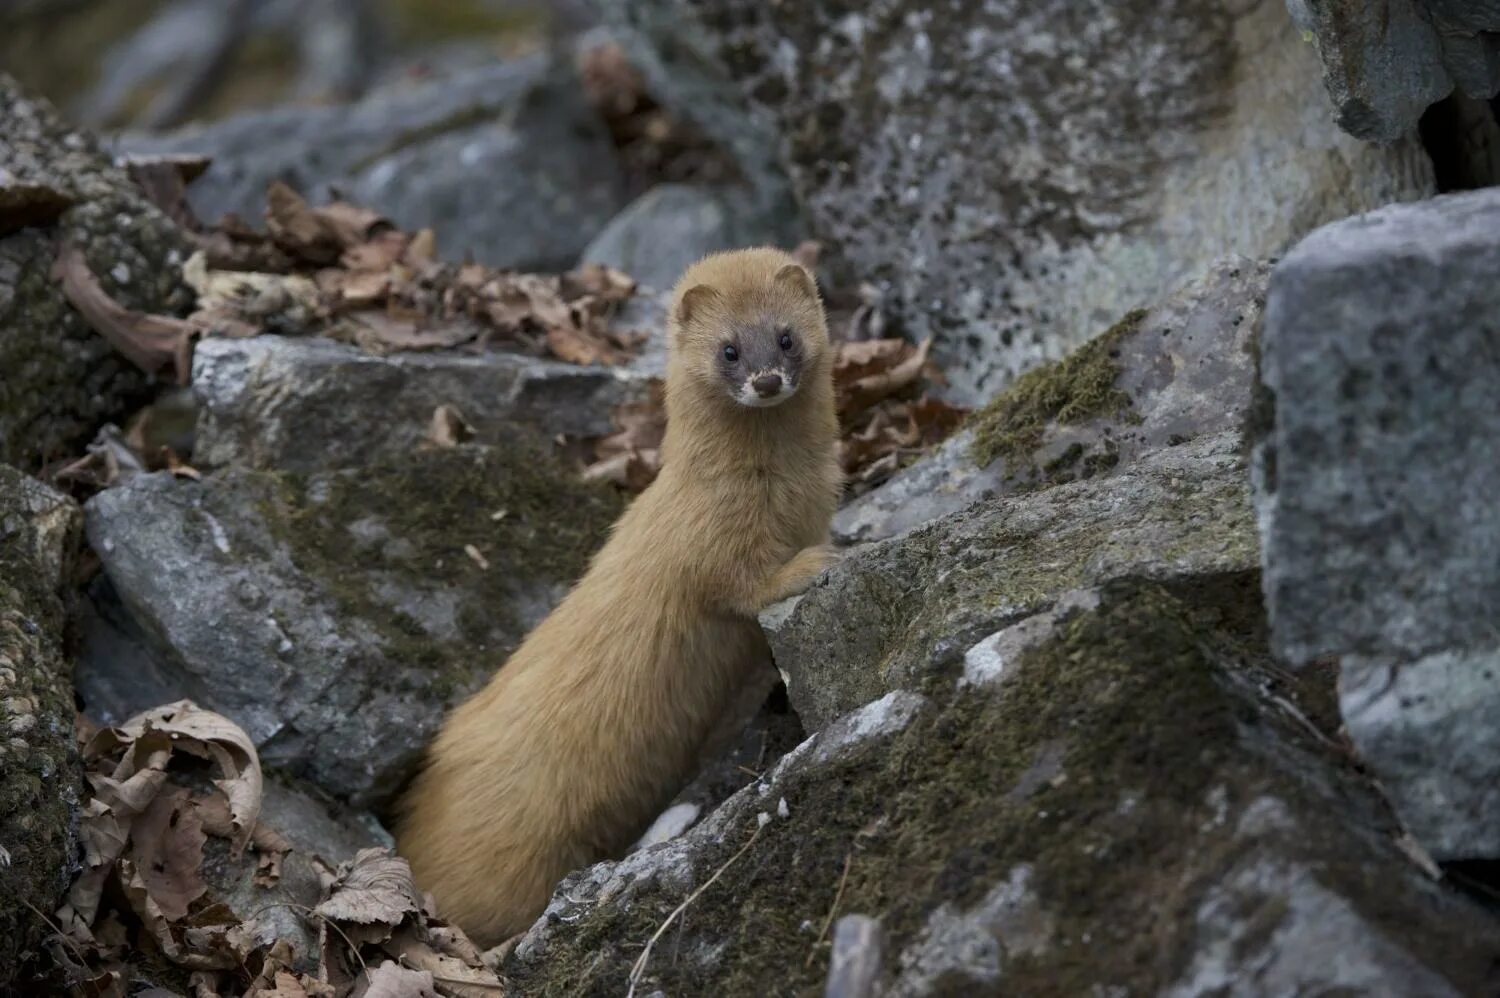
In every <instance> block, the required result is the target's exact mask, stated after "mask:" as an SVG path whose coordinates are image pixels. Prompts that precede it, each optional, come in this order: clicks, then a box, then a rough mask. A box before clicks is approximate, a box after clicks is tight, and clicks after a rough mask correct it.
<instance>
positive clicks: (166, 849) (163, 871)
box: [130, 788, 208, 922]
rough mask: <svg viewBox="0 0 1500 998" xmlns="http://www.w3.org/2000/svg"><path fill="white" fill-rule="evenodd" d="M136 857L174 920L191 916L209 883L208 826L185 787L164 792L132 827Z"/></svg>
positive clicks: (157, 898) (164, 911)
mask: <svg viewBox="0 0 1500 998" xmlns="http://www.w3.org/2000/svg"><path fill="white" fill-rule="evenodd" d="M130 840H131V855H132V858H133V859H134V861H135V865H136V869H138V870H139V871H140V873H141V880H142V882H143V883H144V884H145V885H146V890H148V891H150V892H151V897H152V899H154V900H155V901H156V905H157V907H158V908H159V909H161V913H162V914H163V915H164V916H165V917H166V918H167V919H169V920H170V921H174V922H175V921H177V920H178V919H181V918H185V917H186V916H187V913H188V906H189V905H191V904H192V903H193V902H194V901H196V900H198V899H199V898H200V897H202V896H203V894H204V892H205V891H207V890H208V885H207V884H206V883H204V882H203V878H202V876H200V874H199V872H198V871H199V868H200V867H202V865H203V843H204V842H206V841H207V840H208V836H207V835H205V834H204V833H203V823H202V821H200V820H199V818H198V813H197V811H195V810H194V808H193V806H192V803H191V801H190V799H189V797H188V792H187V791H186V790H183V789H181V788H178V789H175V790H171V791H169V792H166V793H163V794H160V795H158V796H157V798H156V799H155V800H154V801H152V802H151V805H150V806H149V807H148V808H146V810H145V811H144V812H143V813H142V814H141V816H140V818H139V819H137V820H136V822H135V823H134V825H133V826H132V828H131V833H130Z"/></svg>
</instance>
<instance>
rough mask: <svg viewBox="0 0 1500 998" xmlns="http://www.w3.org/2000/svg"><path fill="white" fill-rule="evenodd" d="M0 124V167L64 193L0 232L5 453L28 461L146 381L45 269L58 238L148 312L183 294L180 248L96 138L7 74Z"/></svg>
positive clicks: (59, 448) (59, 446)
mask: <svg viewBox="0 0 1500 998" xmlns="http://www.w3.org/2000/svg"><path fill="white" fill-rule="evenodd" d="M0 133H3V134H4V135H5V141H4V142H3V143H0V171H9V172H10V173H11V174H12V175H14V176H16V177H18V178H20V179H21V180H22V181H24V182H26V183H29V184H36V185H40V186H44V187H47V188H49V189H52V190H54V191H56V192H57V193H58V194H59V195H60V196H61V197H62V198H63V199H64V200H65V201H66V202H68V203H69V204H70V207H67V208H66V209H65V210H63V211H62V212H61V214H59V215H58V216H57V217H56V218H55V219H52V220H50V223H49V224H46V225H41V226H40V227H30V228H22V229H20V230H19V231H16V232H12V233H9V234H0V371H4V372H5V375H4V377H0V461H7V462H10V463H12V464H16V465H18V466H21V467H24V468H35V467H38V466H40V465H41V464H42V463H44V462H46V461H49V460H55V459H58V458H61V457H67V456H70V455H72V454H73V453H74V452H75V450H77V449H78V448H80V447H81V445H82V444H83V443H86V442H87V441H88V440H89V438H91V437H92V436H93V434H94V432H95V431H96V430H97V429H98V428H99V426H100V425H101V424H102V423H105V422H108V421H110V420H117V419H120V418H122V417H123V416H124V415H125V414H126V413H128V412H129V411H130V409H131V408H132V407H133V406H135V405H137V404H139V403H140V402H142V401H143V400H144V399H146V398H148V397H149V395H150V392H151V390H152V384H151V381H150V379H148V378H147V377H146V376H145V375H143V374H141V372H140V371H138V370H137V369H135V368H134V367H132V366H131V365H130V364H129V363H128V362H127V361H126V360H125V359H124V358H122V357H120V356H119V355H118V354H116V353H115V352H114V349H113V348H112V347H111V346H110V345H109V344H108V343H107V342H105V340H104V339H103V337H101V336H100V335H99V334H98V333H96V332H94V331H93V329H91V328H90V327H89V325H88V324H87V323H86V322H84V320H83V318H82V316H80V315H79V314H78V313H77V312H76V311H74V310H73V308H72V306H70V305H69V304H68V302H67V300H66V299H65V298H64V297H63V294H62V290H61V288H60V287H59V286H58V285H57V283H56V282H55V281H54V280H53V279H52V277H51V276H50V271H51V268H52V262H53V260H54V259H55V257H56V255H57V248H58V245H59V243H63V242H66V243H71V244H73V245H76V246H78V247H79V248H80V249H81V250H82V251H83V254H84V257H85V259H86V260H87V261H88V264H89V268H90V269H91V270H92V271H93V273H94V274H95V276H96V277H98V279H99V283H100V285H101V286H102V287H103V289H104V290H105V291H106V292H107V293H109V294H110V295H111V296H112V297H114V298H115V299H116V300H117V301H119V302H120V303H121V304H123V305H125V306H127V307H130V308H136V309H141V310H143V311H148V312H173V311H175V310H178V309H180V308H182V307H185V306H187V305H188V304H190V302H191V298H190V294H189V292H188V290H187V289H186V287H185V286H184V285H183V284H182V281H181V272H180V264H181V262H182V261H183V260H184V259H186V257H187V253H186V244H185V242H184V240H183V237H182V234H181V233H180V232H179V231H178V229H177V227H176V226H175V225H174V224H173V223H172V222H171V221H170V220H168V219H167V217H166V216H165V215H163V214H162V213H161V212H160V211H159V210H157V208H156V207H155V206H154V205H152V204H151V203H150V202H149V201H147V199H146V197H145V195H144V194H143V193H142V192H141V191H140V190H139V188H137V187H136V185H135V184H134V183H133V182H132V181H131V180H130V178H129V177H127V176H126V174H125V172H124V171H123V170H121V169H119V168H117V167H115V166H114V165H113V164H112V163H111V162H110V160H109V159H108V158H107V157H106V156H105V155H104V154H103V153H102V152H101V151H100V150H99V148H98V146H97V145H96V143H95V142H94V140H93V139H92V138H90V137H88V136H87V135H85V134H83V133H82V132H78V131H75V130H73V129H71V128H70V127H68V125H67V124H66V123H64V122H63V120H62V119H61V118H60V117H59V116H58V114H57V112H56V111H55V110H53V108H52V107H51V106H50V105H49V104H47V102H46V101H43V100H37V99H32V98H30V97H27V96H26V95H24V94H23V93H22V92H21V91H20V89H19V87H18V86H17V85H16V84H15V82H14V81H13V80H11V79H10V78H9V77H7V76H4V75H0ZM0 232H3V230H0Z"/></svg>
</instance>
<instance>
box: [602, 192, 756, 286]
mask: <svg viewBox="0 0 1500 998" xmlns="http://www.w3.org/2000/svg"><path fill="white" fill-rule="evenodd" d="M742 200H743V199H741V198H738V197H736V196H735V195H734V194H733V193H732V192H730V191H715V190H712V189H708V188H703V187H693V186H691V185H689V184H660V185H658V186H656V187H653V188H651V189H650V190H649V191H647V192H646V193H645V194H642V195H641V196H640V197H638V198H636V199H635V200H634V201H632V202H631V203H630V207H628V208H626V209H625V210H624V211H622V212H620V214H618V215H616V216H615V218H614V220H613V221H611V222H610V223H609V225H608V226H606V227H605V229H604V231H603V232H601V233H599V235H598V236H596V237H595V238H594V241H593V242H591V243H589V246H588V249H586V250H584V251H583V258H582V262H584V263H603V264H607V265H609V266H611V267H616V268H618V269H620V270H623V271H624V272H625V273H627V274H629V275H630V276H631V277H633V278H635V279H636V280H637V281H640V282H641V283H642V284H645V285H647V286H649V287H653V288H659V289H661V290H664V291H665V290H670V289H671V287H672V286H673V285H674V284H676V283H677V279H678V278H679V277H681V276H682V272H683V271H684V270H686V269H687V268H688V267H690V266H691V265H692V264H694V263H696V262H697V261H698V260H700V259H702V258H703V257H705V256H707V255H708V254H710V253H715V252H718V251H719V250H727V249H738V248H740V247H742V246H751V245H755V244H757V243H761V242H765V241H767V240H768V239H769V238H770V235H769V234H768V233H766V232H765V231H764V230H763V228H764V227H757V226H755V225H754V224H753V222H752V221H751V220H749V219H744V218H737V217H736V214H739V213H742V212H743V209H740V211H737V208H738V207H739V205H740V203H741V201H742ZM747 223H749V224H747ZM758 228H759V229H760V231H757V229H758Z"/></svg>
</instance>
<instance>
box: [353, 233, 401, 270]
mask: <svg viewBox="0 0 1500 998" xmlns="http://www.w3.org/2000/svg"><path fill="white" fill-rule="evenodd" d="M411 243H412V237H410V236H408V235H407V234H406V233H404V232H400V231H397V230H396V229H391V230H390V231H388V232H382V233H380V234H379V235H377V236H375V237H374V238H372V239H371V240H370V241H369V242H366V243H360V244H359V245H357V246H351V247H349V248H348V249H346V250H345V251H344V254H343V256H341V257H339V266H341V267H343V268H344V269H345V270H349V271H354V272H369V273H382V274H388V272H389V271H390V269H391V268H392V267H394V266H395V265H396V264H397V263H398V262H399V261H401V260H402V259H403V258H405V259H408V262H409V258H410V255H411Z"/></svg>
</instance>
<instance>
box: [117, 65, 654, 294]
mask: <svg viewBox="0 0 1500 998" xmlns="http://www.w3.org/2000/svg"><path fill="white" fill-rule="evenodd" d="M119 144H120V146H121V147H122V148H123V149H126V150H128V151H131V152H138V153H168V152H170V153H198V154H203V155H206V156H209V157H211V158H212V160H213V165H212V166H211V167H210V168H209V170H208V172H206V173H205V174H204V175H203V176H202V177H201V178H199V179H198V180H197V181H195V182H194V183H193V185H192V186H191V187H190V188H189V189H188V200H189V202H190V203H191V205H192V207H193V209H194V210H195V211H196V212H197V214H198V215H199V216H200V217H202V218H204V219H208V220H217V219H218V218H219V216H221V215H223V214H224V213H226V212H234V213H236V214H238V215H240V216H241V217H243V218H246V219H258V218H259V217H260V216H261V213H262V211H263V209H264V207H265V198H266V189H267V187H268V186H269V185H270V183H271V182H272V181H273V180H283V181H286V182H287V183H289V184H291V185H292V186H293V187H295V188H296V189H298V190H299V191H301V192H302V193H303V194H304V195H306V196H307V197H309V198H310V199H311V200H313V201H314V202H318V201H322V200H326V199H328V198H330V197H332V196H333V193H334V191H335V190H337V191H338V192H339V193H341V194H342V195H343V196H344V197H346V198H348V199H350V200H352V201H354V202H356V203H359V204H364V205H368V206H369V207H372V208H375V209H377V210H379V211H381V212H383V213H385V214H387V215H389V216H390V217H391V218H392V219H393V220H394V221H395V222H396V223H397V224H398V225H400V226H401V227H403V228H406V229H417V228H421V227H431V228H433V229H434V230H435V232H436V234H437V240H438V248H439V250H440V251H441V253H442V254H443V256H445V257H447V258H450V259H459V258H462V257H464V256H465V255H472V256H473V258H474V259H476V260H477V261H478V262H480V263H484V264H488V265H490V266H494V267H514V268H518V269H543V270H545V269H557V270H560V269H563V268H565V267H568V266H571V265H572V264H573V263H574V261H575V260H577V258H578V254H579V253H580V252H582V250H583V248H584V247H585V246H587V245H588V242H589V240H590V239H591V238H593V236H594V234H595V233H596V232H598V231H599V230H600V229H601V228H603V227H604V225H605V223H607V222H608V221H609V220H610V218H612V217H613V216H614V215H615V214H616V213H617V212H618V211H619V210H620V209H621V208H622V207H624V205H625V203H626V183H625V175H624V171H623V169H622V167H621V165H620V163H619V161H618V157H617V156H616V154H615V151H614V147H613V146H612V145H611V144H610V140H609V135H608V132H607V131H606V130H605V128H604V124H603V122H602V121H601V120H599V119H598V117H597V115H596V114H595V113H594V112H593V110H592V109H591V108H590V107H589V106H588V105H587V103H586V102H585V101H584V98H583V94H582V91H581V89H580V87H579V84H578V82H577V79H576V77H575V76H574V75H573V74H572V73H571V71H567V70H564V69H560V68H558V67H556V66H554V65H553V64H552V63H551V62H550V61H549V60H548V59H547V58H546V57H543V56H532V57H527V58H524V59H519V60H516V61H514V62H508V63H503V64H498V65H485V66H480V67H477V68H474V69H470V70H466V71H463V72H460V73H454V74H452V75H450V76H448V77H446V78H444V79H441V80H438V81H434V82H430V83H426V84H419V85H406V86H399V85H396V86H392V87H388V88H386V89H384V90H381V91H378V92H376V93H373V94H371V95H370V96H369V97H367V98H365V99H364V100H361V101H359V102H357V103H355V104H352V105H348V106H342V107H329V106H310V107H280V108H273V109H270V110H266V111H253V112H246V113H244V114H240V115H236V116H234V117H232V118H228V119H225V120H223V121H219V122H216V123H213V124H210V125H206V126H202V127H197V128H188V129H184V130H182V131H178V132H173V133H170V134H167V135H147V134H131V135H127V136H124V137H123V138H122V139H121V140H120V142H119Z"/></svg>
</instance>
